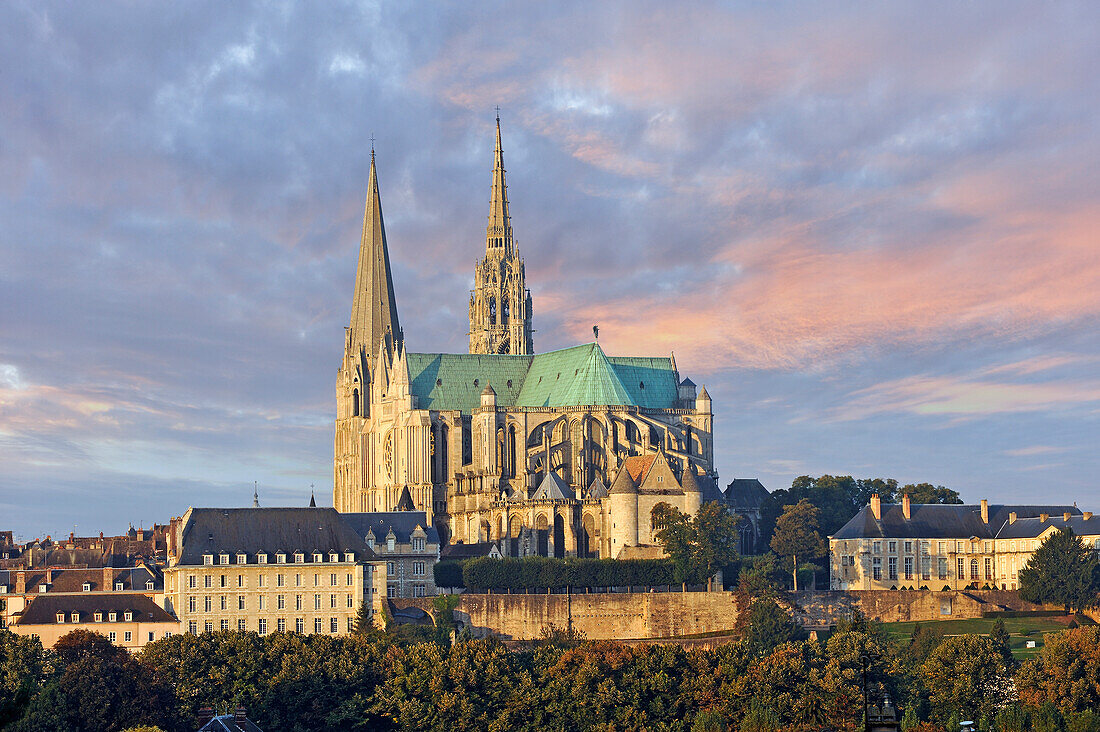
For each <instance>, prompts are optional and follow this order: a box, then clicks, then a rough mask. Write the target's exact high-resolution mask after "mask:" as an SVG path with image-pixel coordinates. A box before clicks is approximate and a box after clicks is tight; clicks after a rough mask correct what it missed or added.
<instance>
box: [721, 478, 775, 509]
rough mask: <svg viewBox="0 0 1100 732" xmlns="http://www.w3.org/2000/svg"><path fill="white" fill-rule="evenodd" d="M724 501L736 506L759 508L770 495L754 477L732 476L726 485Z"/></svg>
mask: <svg viewBox="0 0 1100 732" xmlns="http://www.w3.org/2000/svg"><path fill="white" fill-rule="evenodd" d="M725 495H726V502H727V503H729V504H730V505H731V506H733V507H734V508H735V509H737V508H760V507H761V506H762V505H763V504H764V500H765V499H766V498H767V497H768V496H769V495H770V494H769V493H768V489H767V488H765V487H764V485H763V483H761V482H760V481H759V480H757V479H756V478H734V479H733V481H732V482H731V483H730V484H729V485H727V486H726V492H725Z"/></svg>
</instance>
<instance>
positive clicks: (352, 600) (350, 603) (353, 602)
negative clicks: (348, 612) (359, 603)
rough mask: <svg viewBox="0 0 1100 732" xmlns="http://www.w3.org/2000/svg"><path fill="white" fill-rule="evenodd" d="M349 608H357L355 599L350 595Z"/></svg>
mask: <svg viewBox="0 0 1100 732" xmlns="http://www.w3.org/2000/svg"><path fill="white" fill-rule="evenodd" d="M348 607H355V599H354V598H353V597H352V596H351V595H348Z"/></svg>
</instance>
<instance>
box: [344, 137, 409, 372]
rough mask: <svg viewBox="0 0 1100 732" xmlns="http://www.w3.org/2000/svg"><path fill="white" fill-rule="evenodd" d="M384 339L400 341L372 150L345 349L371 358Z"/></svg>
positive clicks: (393, 342)
mask: <svg viewBox="0 0 1100 732" xmlns="http://www.w3.org/2000/svg"><path fill="white" fill-rule="evenodd" d="M383 339H385V342H386V346H387V348H392V347H393V346H394V344H395V343H396V342H398V341H400V340H401V323H400V322H399V321H398V319H397V300H396V299H395V298H394V294H393V278H392V277H391V275H390V256H389V250H388V249H387V247H386V227H385V225H384V224H383V222H382V201H381V199H380V198H379V196H378V174H377V172H376V171H375V167H374V149H373V148H371V151H370V180H369V181H368V183H367V206H366V210H365V211H364V212H363V236H362V238H361V239H360V240H359V269H358V270H357V272H356V275H355V299H354V300H353V301H352V306H351V322H350V324H349V325H348V347H349V349H352V350H354V352H355V353H363V354H364V355H366V356H367V357H372V356H374V355H376V354H377V353H378V346H379V343H381V342H382V341H383Z"/></svg>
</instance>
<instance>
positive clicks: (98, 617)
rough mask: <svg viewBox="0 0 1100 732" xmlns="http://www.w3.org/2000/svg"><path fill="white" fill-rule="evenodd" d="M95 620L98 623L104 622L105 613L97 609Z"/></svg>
mask: <svg viewBox="0 0 1100 732" xmlns="http://www.w3.org/2000/svg"><path fill="white" fill-rule="evenodd" d="M95 621H96V622H97V623H102V622H103V613H102V612H100V611H99V610H96V611H95Z"/></svg>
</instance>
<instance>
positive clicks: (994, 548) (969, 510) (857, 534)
mask: <svg viewBox="0 0 1100 732" xmlns="http://www.w3.org/2000/svg"><path fill="white" fill-rule="evenodd" d="M1051 516H1059V517H1065V518H1064V520H1063V524H1064V525H1068V526H1071V527H1072V526H1074V525H1080V526H1081V527H1082V528H1084V527H1085V524H1086V523H1087V525H1088V528H1089V529H1092V528H1093V527H1094V524H1093V521H1094V519H1093V518H1092V515H1091V513H1090V514H1089V520H1088V522H1085V521H1084V520H1083V515H1082V513H1081V511H1080V510H1078V509H1077V507H1076V506H1020V505H1016V506H1010V505H997V504H991V503H989V502H988V501H987V500H985V499H983V500H982V501H981V503H980V504H978V505H963V504H959V505H950V504H947V505H945V504H938V503H933V504H917V503H910V501H909V496H904V497H903V501H902V503H897V504H884V503H882V502H881V501H880V499H879V497H878V496H877V495H874V496H872V497H871V503H870V504H869V505H868V506H865V507H864V508H862V509H860V511H859V513H857V514H856V515H855V516H853V517H852V519H851V520H850V521H848V523H846V524H845V525H844V526H843V527H841V528H840V530H839V531H837V532H836V534H834V535H833V536H830V537H829V575H830V586H831V587H832V589H834V590H889V589H900V588H912V589H920V588H927V589H932V590H943V589H947V590H965V589H973V588H983V587H989V588H997V587H1000V588H1002V589H1012V590H1014V589H1016V588H1017V579H1016V574H1017V572H1018V570H1019V569H1020V568H1021V567H1023V566H1024V565H1025V564H1026V563H1027V559H1029V558H1030V555H1031V552H1032V551H1034V549H1035V548H1036V547H1038V542H1039V541H1040V537H1045V535H1046V534H1047V533H1048V532H1049V531H1052V530H1055V527H1054V526H1053V525H1052V524H1048V521H1049V519H1050V517H1051ZM1031 519H1034V520H1035V521H1034V522H1030V521H1029V520H1031ZM1017 523H1019V524H1020V527H1016V524H1017ZM1044 525H1045V526H1046V528H1043V527H1044ZM1025 527H1026V528H1025ZM1019 531H1024V532H1025V533H1026V532H1032V533H1034V534H1035V536H1028V537H1017V536H1016V533H1017V532H1019ZM1098 535H1100V533H1098ZM1006 542H1007V544H1006ZM1005 546H1007V547H1009V548H1010V551H1006V550H1005V548H1004V547H1005ZM1025 546H1026V549H1025Z"/></svg>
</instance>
